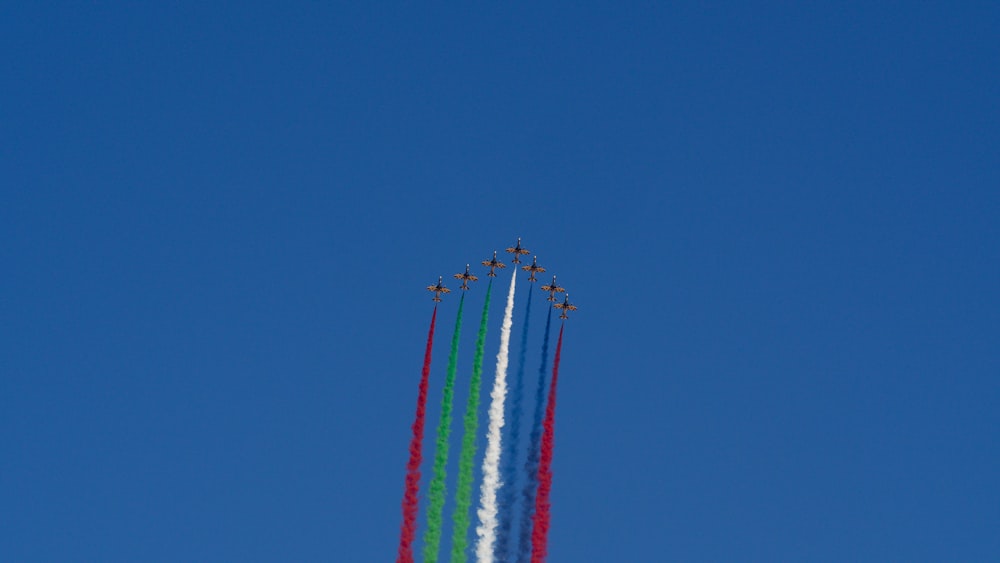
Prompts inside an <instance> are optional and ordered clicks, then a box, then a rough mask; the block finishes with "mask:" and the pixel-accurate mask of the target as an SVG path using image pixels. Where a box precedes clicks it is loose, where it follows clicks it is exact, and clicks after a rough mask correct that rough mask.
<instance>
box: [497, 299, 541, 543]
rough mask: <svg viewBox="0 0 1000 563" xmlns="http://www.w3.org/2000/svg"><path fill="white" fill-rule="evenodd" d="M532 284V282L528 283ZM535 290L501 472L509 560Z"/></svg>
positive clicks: (501, 530) (501, 535) (503, 537)
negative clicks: (529, 326)
mask: <svg viewBox="0 0 1000 563" xmlns="http://www.w3.org/2000/svg"><path fill="white" fill-rule="evenodd" d="M528 287H529V288H530V287H531V286H528ZM532 295H533V292H532V291H530V290H529V291H528V305H527V307H526V308H525V311H524V327H523V328H522V329H521V348H520V349H519V350H518V359H517V376H516V377H515V378H514V389H513V390H512V392H511V394H510V395H511V398H510V405H511V408H510V424H509V426H510V430H509V432H508V436H507V440H506V441H505V442H504V453H503V470H502V471H501V473H500V475H501V476H502V477H501V478H502V479H503V489H502V490H501V492H500V504H499V511H500V512H499V520H500V524H499V527H498V528H497V545H496V550H495V553H496V560H497V561H508V560H509V559H510V550H511V545H510V544H511V541H512V539H513V538H512V537H511V535H512V533H513V528H514V513H515V511H514V506H515V501H516V499H517V489H515V488H514V486H515V485H516V484H517V447H518V445H519V444H520V443H521V412H522V410H523V409H522V403H523V398H524V397H523V395H524V360H525V352H526V350H527V348H528V324H529V321H530V320H531V296H532Z"/></svg>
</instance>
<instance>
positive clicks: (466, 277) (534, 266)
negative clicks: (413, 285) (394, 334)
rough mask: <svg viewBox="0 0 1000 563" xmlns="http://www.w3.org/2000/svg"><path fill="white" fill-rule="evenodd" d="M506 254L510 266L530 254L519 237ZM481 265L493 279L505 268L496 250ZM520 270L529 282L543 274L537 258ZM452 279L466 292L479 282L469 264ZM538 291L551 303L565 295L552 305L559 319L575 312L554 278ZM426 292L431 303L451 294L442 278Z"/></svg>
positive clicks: (574, 308)
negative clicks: (561, 300) (470, 283)
mask: <svg viewBox="0 0 1000 563" xmlns="http://www.w3.org/2000/svg"><path fill="white" fill-rule="evenodd" d="M507 253H509V254H513V255H514V256H513V258H512V259H511V263H512V264H520V263H521V256H524V255H526V254H530V251H529V250H528V249H526V248H524V247H522V246H521V239H520V237H518V239H517V244H515V245H514V246H511V247H508V248H507ZM482 265H483V266H486V267H487V268H489V269H490V271H489V272H488V273H487V274H486V275H487V276H488V277H491V278H495V277H496V276H497V274H496V270H502V269H504V268H506V267H507V265H506V264H504V263H503V262H501V261H500V260H499V259H497V251H496V250H494V251H493V258H491V259H489V260H483V261H482ZM521 269H522V270H524V271H526V272H528V281H529V282H536V281H538V279H537V278H536V277H535V274H541V273H543V272H545V268H543V267H541V266H539V265H538V257H537V256H535V257H533V259H532V261H531V264H528V265H525V266H521ZM452 277H454V278H455V279H458V280H462V285H460V286H459V289H461V290H462V291H466V290H468V289H469V282H474V281H478V280H479V278H478V277H476V276H475V275H474V274H472V273H471V272H469V264H466V265H465V271H464V272H460V273H457V274H454V275H453V276H452ZM540 289H541V290H542V291H547V292H548V293H549V296H548V297H546V299H547V300H548V301H553V302H556V301H558V299H557V298H556V294H557V293H565V296H564V299H563V302H562V303H554V304H553V305H552V306H553V307H555V308H556V309H559V310H560V311H561V312H562V314H560V315H559V318H560V319H568V318H569V315H568V314H567V313H569V312H570V311H576V305H573V304H572V303H570V302H569V294H568V293H566V289H565V288H562V287H560V286H559V285H558V284H556V277H555V276H552V283H550V284H548V285H543V286H541V287H540ZM427 291H430V292H431V293H433V294H434V298H433V301H435V302H440V301H441V294H443V293H451V290H450V289H448V288H447V287H445V286H444V276H438V282H437V284H435V285H429V286H427Z"/></svg>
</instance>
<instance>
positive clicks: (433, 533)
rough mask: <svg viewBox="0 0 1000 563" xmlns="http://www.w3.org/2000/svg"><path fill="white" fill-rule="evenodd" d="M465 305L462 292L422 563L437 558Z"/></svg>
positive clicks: (450, 360)
mask: <svg viewBox="0 0 1000 563" xmlns="http://www.w3.org/2000/svg"><path fill="white" fill-rule="evenodd" d="M464 306H465V292H462V298H461V299H459V301H458V315H457V316H456V317H455V333H454V334H453V335H452V337H451V352H450V353H449V354H448V375H447V377H446V378H445V381H444V392H443V394H442V397H441V418H440V420H439V421H438V429H437V448H436V450H435V452H434V477H433V478H432V479H431V484H430V494H429V495H428V496H429V497H430V506H429V507H428V508H427V531H426V532H424V563H433V562H435V561H437V558H438V547H439V546H440V544H441V513H442V512H443V511H444V496H445V478H446V473H447V465H448V437H449V436H450V435H451V403H452V397H453V396H454V392H455V373H456V372H457V371H458V341H459V337H460V336H461V333H462V309H463V308H464Z"/></svg>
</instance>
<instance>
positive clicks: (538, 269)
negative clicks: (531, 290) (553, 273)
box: [521, 256, 545, 282]
mask: <svg viewBox="0 0 1000 563" xmlns="http://www.w3.org/2000/svg"><path fill="white" fill-rule="evenodd" d="M534 258H535V259H534V260H532V261H531V265H530V266H521V269H522V270H524V271H525V272H531V275H530V276H528V281H530V282H534V281H538V280H537V279H536V278H535V274H536V273H538V274H540V273H542V272H544V271H545V268H543V267H541V266H539V265H538V257H537V256H535V257H534Z"/></svg>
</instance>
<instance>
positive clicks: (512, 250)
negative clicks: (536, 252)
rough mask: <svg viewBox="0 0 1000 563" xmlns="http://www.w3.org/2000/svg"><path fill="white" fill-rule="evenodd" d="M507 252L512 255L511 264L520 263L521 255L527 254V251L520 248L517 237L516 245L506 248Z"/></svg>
mask: <svg viewBox="0 0 1000 563" xmlns="http://www.w3.org/2000/svg"><path fill="white" fill-rule="evenodd" d="M507 252H509V253H511V254H513V255H514V259H513V260H511V263H513V264H520V263H521V255H522V254H529V252H528V249H526V248H521V237H517V244H516V245H515V246H510V247H507Z"/></svg>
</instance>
